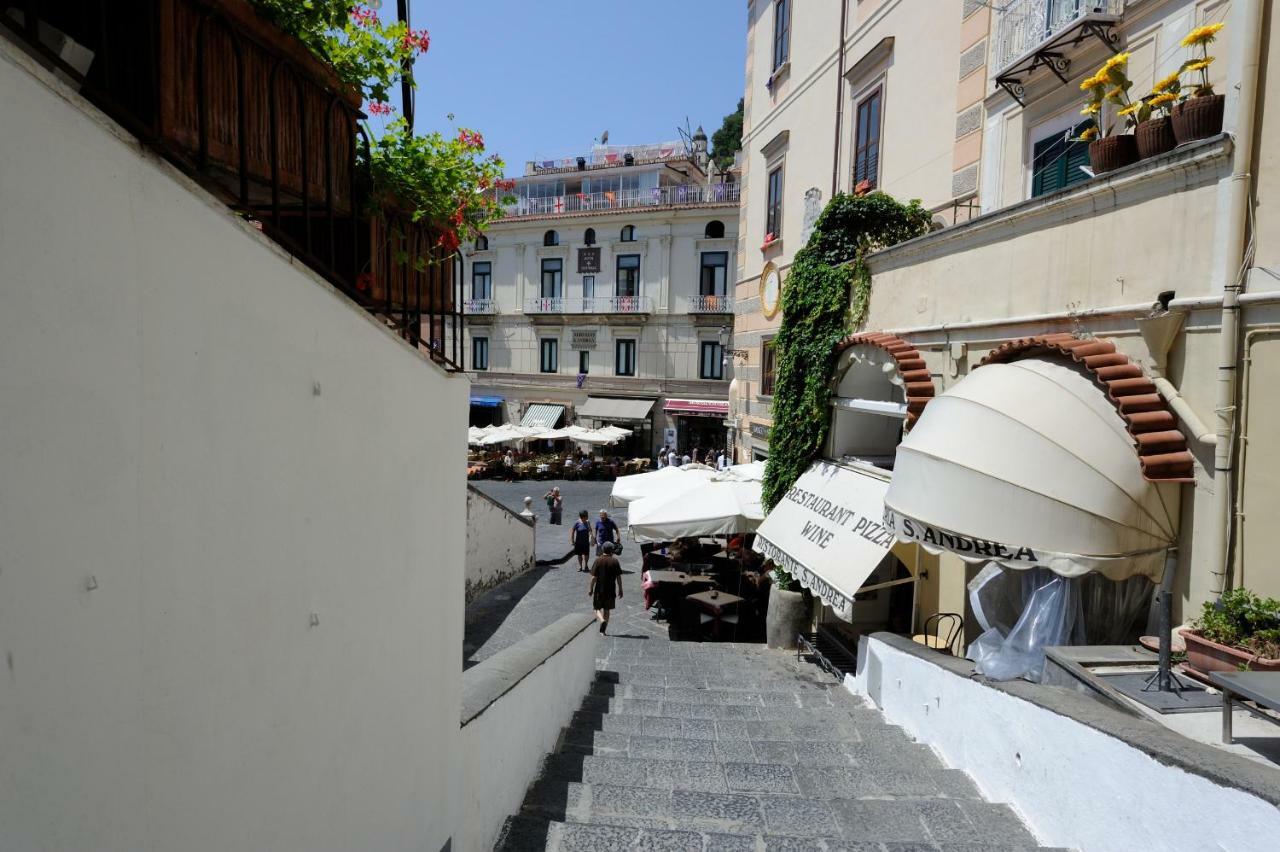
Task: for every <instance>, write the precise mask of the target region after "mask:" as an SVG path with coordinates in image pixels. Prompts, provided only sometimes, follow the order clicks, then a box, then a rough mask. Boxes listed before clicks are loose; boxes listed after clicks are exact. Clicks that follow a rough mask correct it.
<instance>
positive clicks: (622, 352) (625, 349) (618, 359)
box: [613, 340, 636, 376]
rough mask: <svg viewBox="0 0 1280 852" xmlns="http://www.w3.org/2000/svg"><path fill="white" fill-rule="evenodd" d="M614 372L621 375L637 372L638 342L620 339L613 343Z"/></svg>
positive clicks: (630, 374)
mask: <svg viewBox="0 0 1280 852" xmlns="http://www.w3.org/2000/svg"><path fill="white" fill-rule="evenodd" d="M613 363H614V373H616V374H617V375H619V376H634V375H635V374H636V342H635V341H634V340H618V341H616V342H615V343H614V344H613Z"/></svg>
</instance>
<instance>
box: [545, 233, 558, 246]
mask: <svg viewBox="0 0 1280 852" xmlns="http://www.w3.org/2000/svg"><path fill="white" fill-rule="evenodd" d="M542 244H543V245H544V246H558V245H560V235H559V234H557V233H556V232H555V231H547V232H546V233H545V234H543V235H542Z"/></svg>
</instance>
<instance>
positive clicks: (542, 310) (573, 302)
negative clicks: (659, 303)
mask: <svg viewBox="0 0 1280 852" xmlns="http://www.w3.org/2000/svg"><path fill="white" fill-rule="evenodd" d="M524 312H525V313H526V314H639V315H645V314H651V313H653V300H652V299H647V298H644V297H642V296H597V297H596V298H593V299H566V298H560V297H555V298H536V299H527V300H526V301H525V303H524Z"/></svg>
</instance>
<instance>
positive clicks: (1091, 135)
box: [1077, 127, 1098, 142]
mask: <svg viewBox="0 0 1280 852" xmlns="http://www.w3.org/2000/svg"><path fill="white" fill-rule="evenodd" d="M1097 137H1098V128H1097V127H1090V128H1088V129H1086V130H1084V131H1081V133H1080V136H1079V137H1078V138H1077V141H1079V142H1091V141H1093V140H1094V139H1096V138H1097Z"/></svg>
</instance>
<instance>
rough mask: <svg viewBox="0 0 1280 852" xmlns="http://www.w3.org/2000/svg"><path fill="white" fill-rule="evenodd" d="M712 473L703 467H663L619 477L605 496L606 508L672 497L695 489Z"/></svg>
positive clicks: (712, 472)
mask: <svg viewBox="0 0 1280 852" xmlns="http://www.w3.org/2000/svg"><path fill="white" fill-rule="evenodd" d="M713 476H715V471H714V470H712V469H711V468H709V467H706V466H705V465H698V466H697V467H696V468H694V466H693V465H689V469H688V470H686V469H685V468H681V467H664V468H662V469H661V470H649V471H645V472H644V473H636V474H632V475H631V476H619V477H618V478H617V479H615V480H614V481H613V490H612V491H611V492H610V493H609V505H611V506H626V505H627V504H628V503H631V502H632V501H635V500H643V499H644V498H646V497H659V496H661V497H675V496H676V495H678V494H683V493H684V492H686V491H689V490H690V489H693V488H697V487H698V486H699V485H701V484H702V483H704V482H707V481H708V480H710V479H711V477H713Z"/></svg>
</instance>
